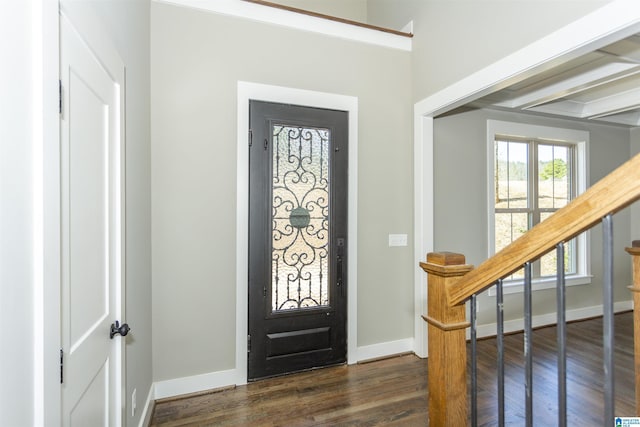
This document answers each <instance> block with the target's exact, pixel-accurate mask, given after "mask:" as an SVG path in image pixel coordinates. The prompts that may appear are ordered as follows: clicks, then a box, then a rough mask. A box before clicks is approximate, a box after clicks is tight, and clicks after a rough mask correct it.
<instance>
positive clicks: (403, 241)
mask: <svg viewBox="0 0 640 427" xmlns="http://www.w3.org/2000/svg"><path fill="white" fill-rule="evenodd" d="M391 246H407V235H406V234H389V247H391Z"/></svg>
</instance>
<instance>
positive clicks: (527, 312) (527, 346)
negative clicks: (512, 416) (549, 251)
mask: <svg viewBox="0 0 640 427" xmlns="http://www.w3.org/2000/svg"><path fill="white" fill-rule="evenodd" d="M532 338H533V336H532V331H531V263H530V262H527V263H526V264H525V265H524V358H525V374H524V377H525V378H524V387H525V408H526V409H525V415H526V424H525V425H526V426H527V427H531V426H533V354H532V351H531V350H532V343H531V340H532Z"/></svg>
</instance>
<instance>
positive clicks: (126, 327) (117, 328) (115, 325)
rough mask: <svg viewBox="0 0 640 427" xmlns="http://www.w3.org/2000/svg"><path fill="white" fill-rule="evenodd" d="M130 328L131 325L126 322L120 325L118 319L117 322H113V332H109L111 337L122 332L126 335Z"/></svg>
mask: <svg viewBox="0 0 640 427" xmlns="http://www.w3.org/2000/svg"><path fill="white" fill-rule="evenodd" d="M130 330H131V328H130V327H129V325H127V324H126V323H123V324H122V325H120V322H118V321H117V320H116V322H115V323H112V324H111V332H110V333H109V338H111V339H113V336H114V335H115V334H120V335H122V336H123V337H124V336H126V335H127V334H128V333H129V331H130Z"/></svg>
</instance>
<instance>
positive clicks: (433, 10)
mask: <svg viewBox="0 0 640 427" xmlns="http://www.w3.org/2000/svg"><path fill="white" fill-rule="evenodd" d="M610 1H611V0H576V1H567V0H401V1H400V4H402V7H398V4H399V3H398V1H397V0H369V6H368V14H369V20H370V21H371V22H372V23H374V24H377V25H383V26H384V25H388V26H394V25H398V23H399V22H402V21H403V20H405V19H406V17H413V21H414V38H413V55H412V70H413V100H414V101H416V102H417V101H419V100H421V99H423V98H426V97H427V96H429V95H431V94H433V93H435V92H437V91H438V90H441V89H443V88H445V87H447V86H449V85H451V84H452V83H455V82H456V81H458V80H460V79H462V78H464V77H466V76H468V75H470V74H473V73H474V72H476V71H478V70H480V69H482V68H484V67H486V66H488V65H490V64H492V63H494V62H496V61H497V60H498V59H501V58H504V57H506V56H508V55H509V54H511V53H513V52H516V51H517V50H519V49H521V48H523V47H525V46H527V45H528V44H530V43H532V42H534V41H536V40H537V39H540V38H542V37H544V36H546V35H548V34H550V33H552V32H553V31H555V30H558V29H560V28H562V27H563V26H565V25H567V24H569V23H571V22H573V21H575V20H577V19H579V18H580V17H582V16H584V15H586V14H588V13H589V12H592V11H594V10H595V9H597V8H599V7H601V6H604V5H605V4H607V3H610ZM404 8H406V9H404ZM401 10H402V11H401ZM407 11H410V12H408V13H407ZM402 25H404V24H402Z"/></svg>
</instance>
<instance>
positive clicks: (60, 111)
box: [58, 80, 62, 116]
mask: <svg viewBox="0 0 640 427" xmlns="http://www.w3.org/2000/svg"><path fill="white" fill-rule="evenodd" d="M58 114H60V115H61V116H62V80H58Z"/></svg>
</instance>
